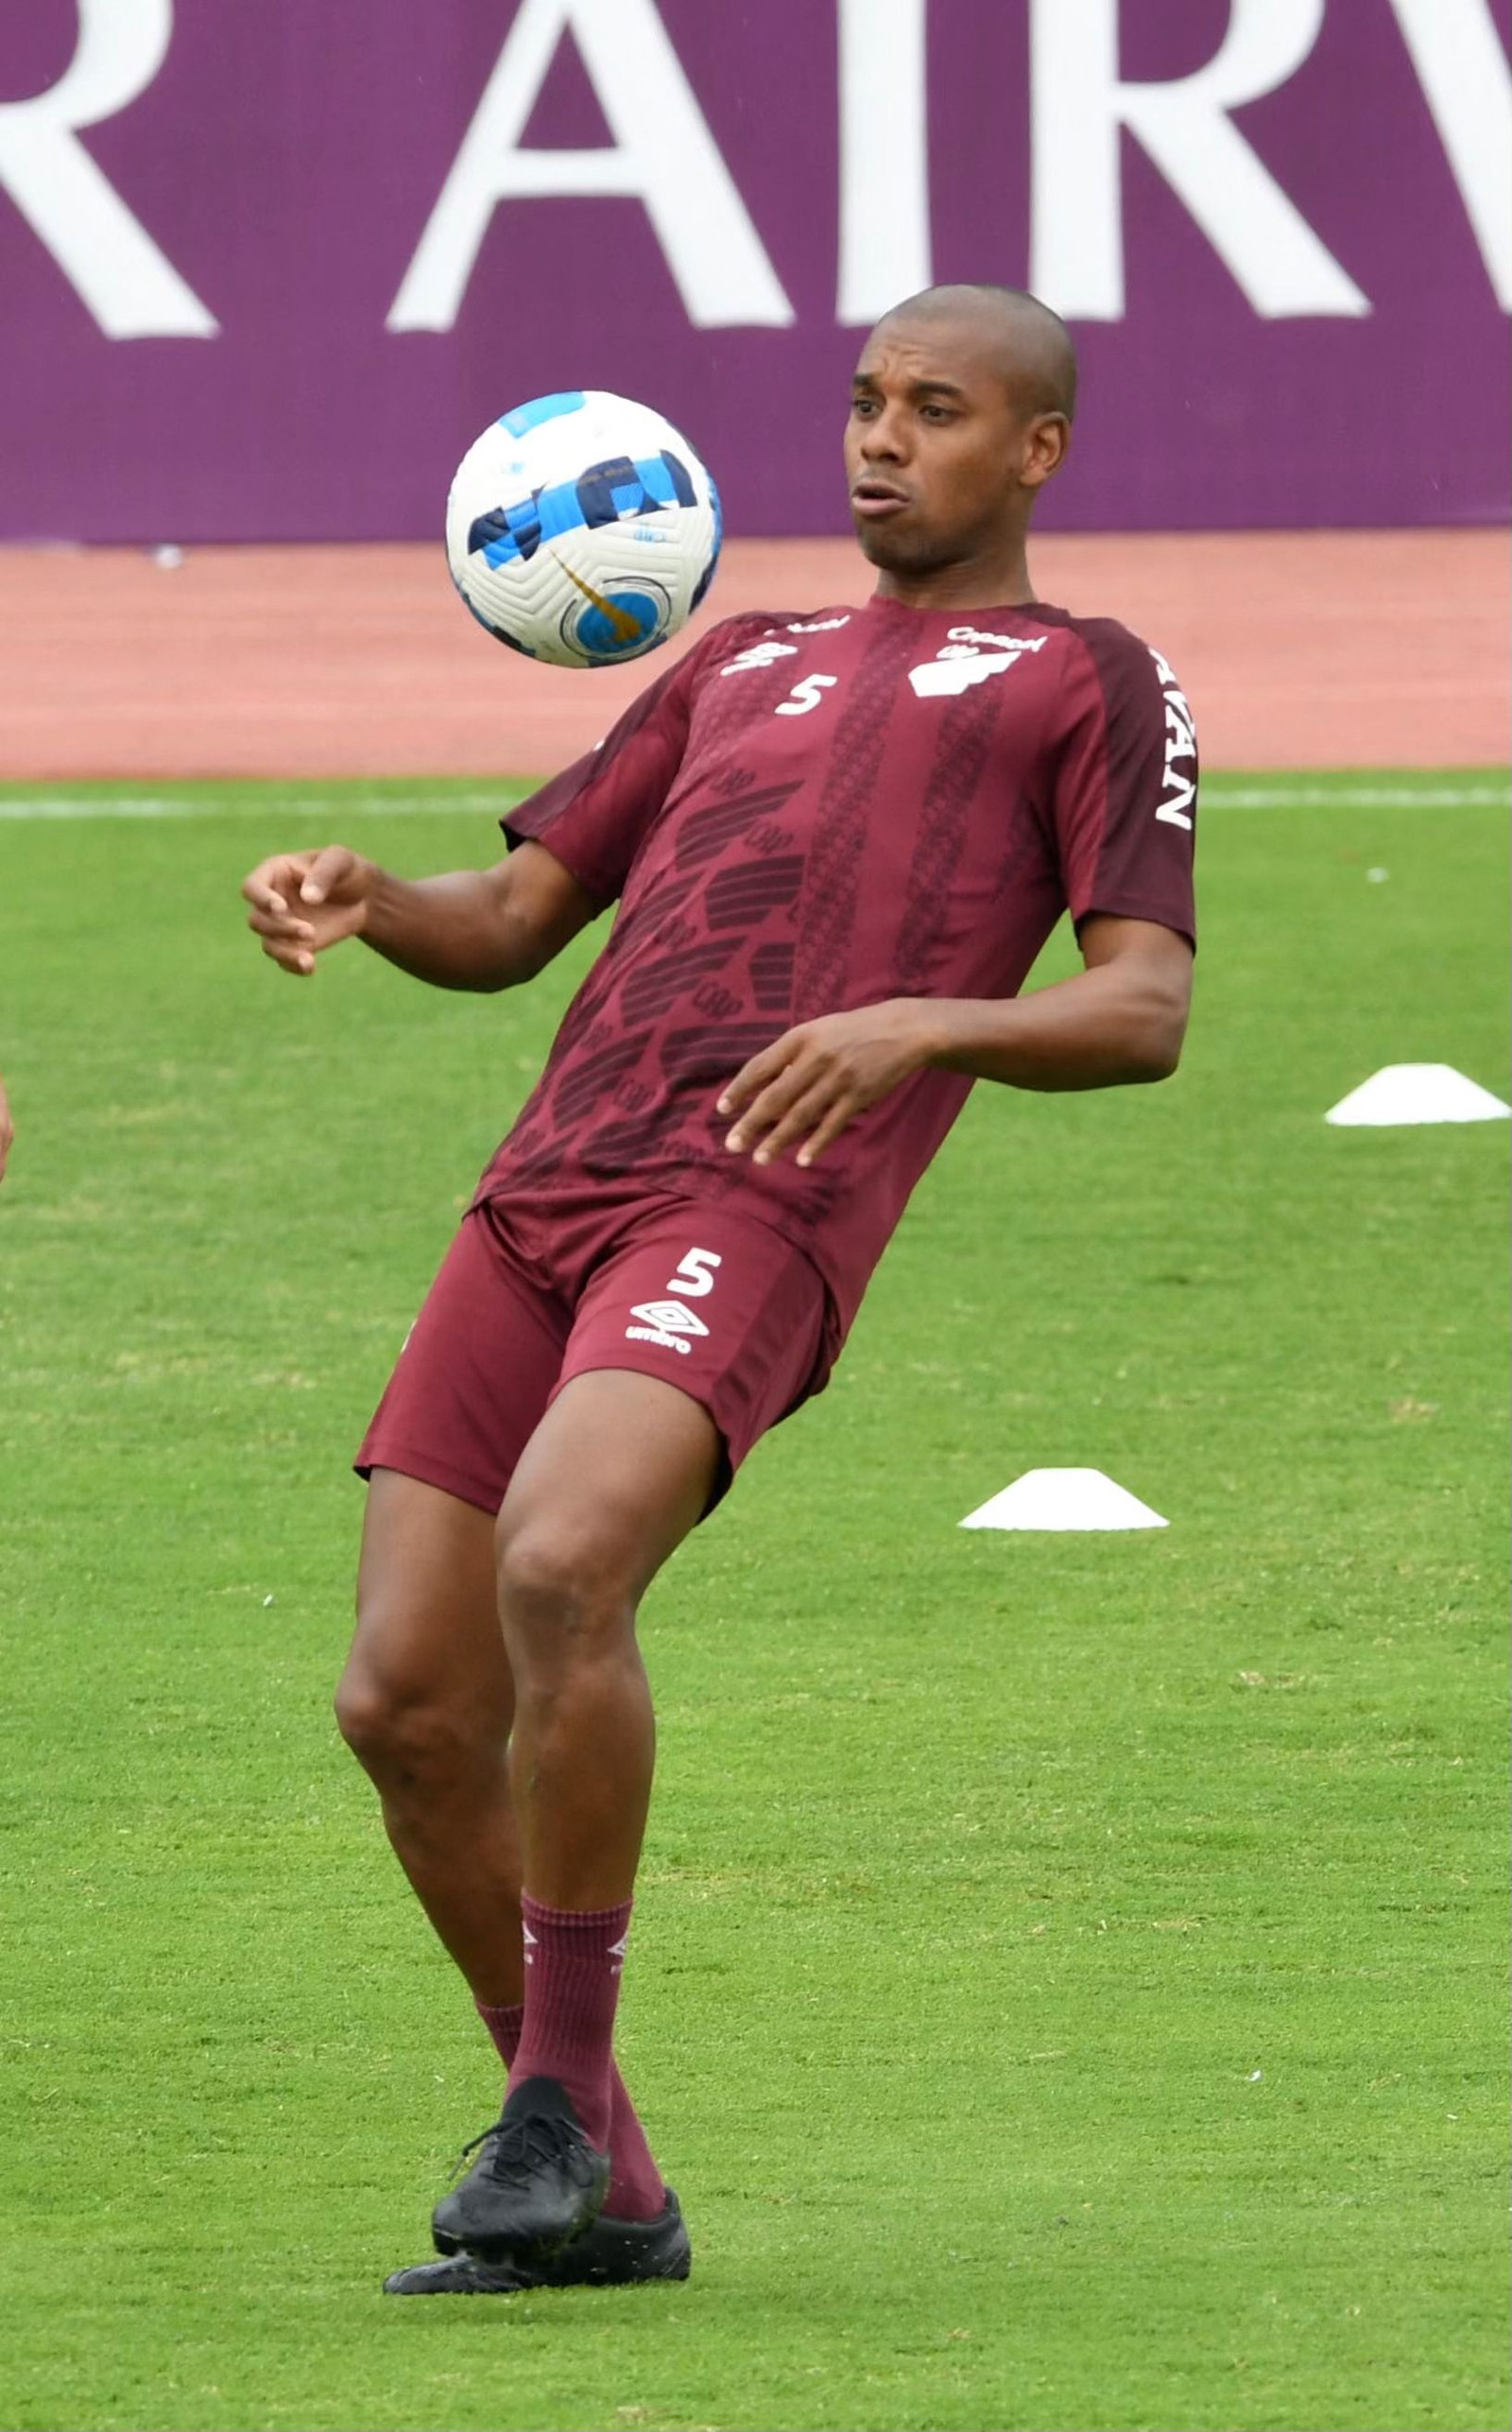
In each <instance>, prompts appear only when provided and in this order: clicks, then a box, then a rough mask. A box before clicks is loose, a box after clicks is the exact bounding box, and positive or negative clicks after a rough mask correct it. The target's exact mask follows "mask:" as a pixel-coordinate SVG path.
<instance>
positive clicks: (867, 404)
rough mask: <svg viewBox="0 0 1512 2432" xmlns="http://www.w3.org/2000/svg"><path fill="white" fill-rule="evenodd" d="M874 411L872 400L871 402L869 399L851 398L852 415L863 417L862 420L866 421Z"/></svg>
mask: <svg viewBox="0 0 1512 2432" xmlns="http://www.w3.org/2000/svg"><path fill="white" fill-rule="evenodd" d="M872 410H873V405H872V400H871V399H870V398H869V397H852V398H851V412H852V414H859V415H860V416H861V418H862V420H863V421H865V419H866V417H867V416H868V414H869V413H871V412H872Z"/></svg>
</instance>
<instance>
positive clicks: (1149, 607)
mask: <svg viewBox="0 0 1512 2432" xmlns="http://www.w3.org/2000/svg"><path fill="white" fill-rule="evenodd" d="M1032 562H1033V568H1034V577H1035V581H1036V585H1037V587H1038V589H1039V591H1040V595H1042V596H1043V597H1044V598H1046V599H1053V600H1057V601H1059V602H1060V603H1061V604H1062V605H1064V606H1066V607H1068V608H1073V609H1077V610H1081V611H1083V612H1089V613H1094V614H1110V615H1116V616H1120V617H1122V618H1123V619H1124V620H1125V623H1126V624H1129V625H1132V626H1133V627H1134V628H1135V629H1136V630H1137V631H1139V632H1141V633H1143V634H1144V635H1145V637H1146V638H1147V639H1148V640H1150V641H1152V642H1154V643H1156V644H1157V645H1158V646H1159V647H1160V649H1161V650H1163V651H1164V652H1165V654H1166V656H1167V657H1168V658H1170V659H1171V660H1172V661H1173V662H1174V663H1175V664H1176V666H1177V669H1178V671H1179V672H1180V674H1181V677H1182V680H1183V681H1184V683H1185V685H1186V688H1187V690H1188V692H1189V693H1190V695H1191V698H1192V701H1193V704H1194V708H1195V710H1196V713H1197V720H1198V725H1199V728H1200V730H1201V734H1202V742H1203V750H1204V758H1205V761H1206V765H1207V766H1208V767H1209V768H1388V767H1412V766H1424V767H1435V766H1436V767H1450V766H1455V767H1474V766H1484V765H1486V764H1488V763H1501V762H1503V761H1504V760H1505V758H1506V756H1507V721H1508V711H1509V685H1508V670H1507V649H1506V642H1507V622H1508V580H1507V550H1506V543H1505V539H1504V536H1503V535H1502V534H1501V533H1498V532H1490V531H1486V532H1482V531H1457V532H1352V533H1260V534H1253V535H1231V534H1223V533H1198V534H1172V535H1158V536H1151V535H1148V534H1127V535H1118V536H1114V537H1109V538H1094V537H1090V536H1081V535H1076V536H1074V537H1060V538H1057V537H1049V538H1046V539H1044V540H1042V541H1040V543H1038V544H1037V545H1036V547H1035V549H1034V551H1033V561H1032ZM867 588H868V583H867V580H866V569H865V568H864V567H863V566H862V565H861V563H860V561H859V560H858V559H857V556H856V552H855V549H854V547H853V546H852V544H851V543H850V542H849V541H843V540H836V541H820V542H799V541H745V542H738V541H737V542H731V543H730V545H729V547H728V548H727V550H726V553H725V559H724V562H723V564H722V566H721V568H720V573H719V578H718V579H717V581H716V583H715V585H714V590H713V599H712V601H711V603H710V606H709V607H708V608H706V609H705V610H704V611H703V612H702V613H701V615H700V617H699V618H697V619H696V621H695V625H694V627H693V629H691V631H692V632H696V631H698V630H702V628H703V626H704V625H706V624H707V623H708V622H709V621H711V618H712V617H715V616H722V615H728V614H730V612H731V611H732V610H735V609H737V608H744V607H750V606H760V607H772V608H779V609H783V608H793V609H812V608H816V607H819V606H824V605H828V604H831V603H833V602H835V601H850V600H856V599H859V598H862V597H864V596H865V595H866V590H867ZM690 638H691V637H690ZM674 647H677V646H674ZM655 664H658V665H664V664H667V662H666V661H665V660H664V659H663V660H662V661H660V662H657V663H655ZM650 672H651V671H650V669H649V668H648V667H647V666H646V665H645V664H644V663H643V664H641V665H639V666H631V667H625V668H618V669H611V670H605V671H604V672H602V673H598V674H593V675H579V674H575V673H571V672H567V671H563V670H560V669H556V668H541V667H535V666H532V665H531V664H529V663H528V662H527V661H525V660H523V659H519V658H516V657H515V656H514V655H513V654H512V653H510V652H508V651H506V650H503V649H500V648H499V647H497V646H495V645H494V644H493V643H491V642H490V641H489V639H488V638H487V636H486V635H484V634H483V633H481V632H480V631H479V630H477V629H476V628H475V627H474V626H473V625H472V623H471V621H470V620H469V618H468V617H467V616H466V615H465V614H464V612H463V611H462V609H461V608H460V606H459V604H458V603H457V601H456V599H455V596H454V595H453V592H452V589H451V585H450V582H449V580H448V578H447V575H446V570H445V566H444V563H443V561H442V559H441V554H440V551H439V549H438V548H435V549H433V548H424V547H415V546H394V547H380V546H370V545H369V546H363V547H351V548H247V549H229V548H226V549H208V548H207V549H197V550H194V551H192V552H191V553H190V555H189V556H188V557H187V559H186V560H185V561H184V562H183V563H182V564H181V565H180V566H178V567H177V568H175V569H172V570H168V569H166V568H163V567H162V566H160V565H158V564H157V563H155V562H154V561H153V560H152V559H151V558H150V557H149V556H147V555H146V553H144V552H141V551H137V550H128V549H101V550H58V551H25V550H9V551H0V675H3V687H0V697H3V699H4V701H5V715H4V722H3V727H0V778H4V779H11V780H15V779H20V780H23V781H30V780H43V779H62V780H65V781H66V780H69V779H79V778H98V777H103V778H112V777H122V778H144V777H146V778H157V777H181V776H198V777H214V776H244V777H246V776H265V777H331V776H346V775H360V776H390V775H424V774H430V773H437V774H439V773H450V772H456V773H465V774H470V775H489V774H496V773H499V772H512V773H527V772H538V771H543V770H547V769H550V768H556V767H558V765H559V764H560V763H561V762H562V761H564V760H567V759H570V758H572V757H574V756H575V755H576V753H577V752H578V751H581V750H585V749H586V748H587V746H588V745H589V744H591V743H592V742H593V740H594V738H595V737H596V736H597V735H599V734H601V733H603V731H604V728H605V727H606V726H607V725H608V724H609V723H610V720H611V719H612V717H613V716H614V715H615V714H616V713H617V712H618V710H619V709H620V708H621V707H622V706H623V704H624V703H625V702H626V701H627V700H628V699H630V698H631V696H632V695H633V694H634V693H635V692H636V691H637V690H638V689H639V687H640V686H641V684H642V683H644V681H646V680H647V677H648V675H649V673H650Z"/></svg>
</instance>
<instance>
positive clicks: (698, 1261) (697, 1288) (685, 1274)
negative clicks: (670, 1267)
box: [667, 1250, 724, 1301]
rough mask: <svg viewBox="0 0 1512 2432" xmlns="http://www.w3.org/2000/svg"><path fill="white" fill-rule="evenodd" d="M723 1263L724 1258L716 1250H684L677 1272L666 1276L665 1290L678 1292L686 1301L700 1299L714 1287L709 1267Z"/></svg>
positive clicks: (720, 1265) (719, 1265)
mask: <svg viewBox="0 0 1512 2432" xmlns="http://www.w3.org/2000/svg"><path fill="white" fill-rule="evenodd" d="M723 1265H724V1260H723V1259H722V1258H721V1257H720V1255H719V1252H718V1251H717V1250H685V1251H684V1252H683V1256H682V1263H681V1265H680V1266H679V1268H678V1271H677V1273H676V1274H675V1275H671V1276H669V1277H668V1278H667V1290H668V1291H669V1292H680V1293H681V1294H682V1296H683V1298H684V1300H687V1301H701V1300H702V1299H703V1297H704V1294H705V1293H706V1292H712V1291H713V1288H714V1279H713V1275H712V1274H711V1273H710V1271H709V1270H710V1268H713V1267H722V1266H723Z"/></svg>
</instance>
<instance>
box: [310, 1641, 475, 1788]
mask: <svg viewBox="0 0 1512 2432" xmlns="http://www.w3.org/2000/svg"><path fill="white" fill-rule="evenodd" d="M335 1716H336V1728H337V1729H338V1731H339V1732H340V1733H341V1736H342V1738H343V1739H344V1740H345V1741H346V1743H347V1746H348V1747H349V1748H350V1749H351V1751H352V1754H353V1756H354V1757H355V1758H356V1759H357V1762H358V1763H359V1764H360V1765H361V1766H362V1767H363V1768H364V1769H365V1771H367V1772H368V1773H369V1774H371V1775H372V1777H373V1779H374V1781H375V1782H377V1783H378V1784H379V1785H381V1786H382V1787H384V1788H386V1789H388V1788H392V1789H401V1788H403V1787H404V1786H406V1785H424V1784H426V1783H447V1782H455V1780H456V1779H457V1778H458V1776H459V1775H460V1774H463V1773H465V1772H467V1771H468V1770H469V1769H470V1768H472V1767H474V1766H475V1765H477V1764H478V1763H479V1762H480V1761H486V1762H496V1761H497V1759H498V1756H499V1754H500V1751H499V1749H498V1748H497V1747H496V1746H495V1745H494V1742H493V1737H492V1735H491V1734H490V1733H488V1732H487V1730H486V1729H485V1727H484V1724H483V1721H482V1718H481V1717H479V1716H477V1715H475V1714H473V1713H471V1712H468V1711H466V1710H464V1709H463V1708H462V1707H460V1706H458V1705H457V1704H455V1702H453V1701H451V1700H449V1699H447V1698H446V1697H445V1696H444V1695H442V1694H439V1693H438V1691H437V1690H436V1689H435V1688H434V1687H432V1686H431V1685H429V1684H421V1683H419V1682H407V1681H402V1680H398V1679H395V1678H393V1677H391V1676H389V1675H387V1674H386V1673H384V1672H382V1671H380V1670H378V1669H376V1668H374V1667H373V1666H371V1665H369V1664H362V1663H358V1662H352V1663H351V1664H348V1666H347V1669H346V1671H345V1672H344V1674H343V1675H342V1678H341V1681H340V1682H339V1684H338V1686H337V1689H336V1694H335Z"/></svg>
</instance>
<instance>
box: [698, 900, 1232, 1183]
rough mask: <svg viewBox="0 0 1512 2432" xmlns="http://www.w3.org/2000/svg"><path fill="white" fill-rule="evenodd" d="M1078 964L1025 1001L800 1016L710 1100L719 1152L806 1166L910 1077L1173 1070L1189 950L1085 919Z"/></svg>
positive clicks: (1142, 925)
mask: <svg viewBox="0 0 1512 2432" xmlns="http://www.w3.org/2000/svg"><path fill="white" fill-rule="evenodd" d="M1080 943H1081V952H1082V960H1083V962H1084V964H1085V965H1086V968H1085V970H1083V971H1079V972H1078V973H1077V974H1076V975H1075V976H1074V978H1072V979H1062V980H1057V982H1056V984H1055V985H1054V986H1053V987H1050V988H1041V989H1037V990H1036V991H1035V992H1034V993H1033V994H1032V995H1030V996H1014V997H1005V998H1002V999H999V998H990V999H974V998H953V997H938V998H936V997H919V996H900V997H893V998H891V999H889V1000H888V1001H887V1002H886V1003H885V1004H882V1005H866V1006H862V1007H859V1008H858V1009H856V1010H855V1011H854V1012H850V1013H828V1014H824V1015H822V1016H821V1017H820V1018H819V1019H818V1020H816V1021H814V1022H804V1023H800V1024H799V1026H798V1027H797V1028H796V1029H792V1030H787V1031H784V1033H783V1035H782V1038H781V1039H778V1040H775V1041H774V1042H773V1044H772V1045H771V1046H769V1047H767V1048H765V1049H764V1050H763V1052H762V1053H761V1054H760V1055H758V1056H752V1058H751V1059H750V1061H749V1062H748V1063H747V1064H746V1065H744V1066H743V1067H742V1069H741V1071H740V1072H739V1073H737V1075H736V1076H735V1078H734V1079H733V1080H732V1081H731V1082H730V1086H729V1088H728V1089H727V1090H726V1091H725V1092H724V1095H722V1097H721V1098H720V1100H719V1113H721V1114H725V1115H730V1116H731V1117H732V1118H733V1121H732V1123H731V1128H730V1132H729V1135H728V1137H727V1140H726V1143H725V1145H726V1147H728V1148H730V1150H731V1151H733V1152H734V1153H735V1154H736V1155H747V1154H748V1155H749V1156H751V1157H752V1158H753V1159H754V1161H755V1163H756V1164H759V1165H763V1164H771V1163H772V1162H773V1161H774V1160H775V1159H777V1158H780V1157H785V1156H786V1155H788V1154H789V1152H790V1151H796V1152H797V1161H798V1163H799V1164H800V1165H811V1164H813V1163H814V1161H815V1159H816V1157H818V1156H819V1155H820V1154H821V1153H822V1152H823V1150H824V1149H825V1148H827V1147H829V1144H830V1142H831V1141H832V1140H834V1139H836V1138H837V1137H838V1136H839V1134H840V1133H841V1132H842V1131H843V1130H845V1128H846V1126H847V1124H848V1123H851V1122H853V1121H854V1119H855V1117H856V1116H857V1115H858V1114H864V1113H866V1111H867V1109H868V1107H870V1106H875V1105H876V1103H877V1101H878V1099H879V1098H883V1097H885V1096H886V1095H887V1094H888V1093H889V1091H891V1090H895V1089H896V1088H897V1087H898V1085H899V1083H900V1082H901V1081H905V1080H907V1079H908V1078H909V1077H910V1075H911V1074H913V1073H918V1072H924V1071H927V1070H934V1071H936V1072H952V1073H969V1074H971V1075H972V1076H973V1077H974V1078H977V1079H979V1080H988V1081H1005V1082H1007V1083H1008V1084H1009V1086H1010V1087H1012V1088H1014V1089H1031V1090H1074V1089H1108V1088H1111V1087H1113V1086H1115V1085H1117V1084H1119V1083H1121V1082H1129V1081H1159V1080H1164V1079H1165V1078H1167V1076H1168V1075H1169V1074H1171V1073H1174V1072H1175V1070H1176V1067H1177V1061H1178V1059H1179V1057H1180V1053H1181V1042H1182V1039H1183V1037H1184V1036H1185V1032H1186V1026H1187V1014H1188V1010H1189V1009H1190V1006H1191V1001H1192V959H1193V957H1192V948H1191V945H1190V944H1189V943H1188V941H1187V940H1186V939H1185V938H1184V937H1181V936H1179V935H1178V934H1177V931H1176V930H1174V929H1167V928H1164V927H1162V926H1160V924H1159V923H1156V922H1154V921H1133V920H1125V919H1123V918H1120V917H1116V916H1114V915H1112V914H1107V913H1094V914H1092V915H1091V916H1090V917H1089V918H1088V919H1087V920H1085V921H1084V922H1083V923H1082V927H1081V936H1080Z"/></svg>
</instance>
